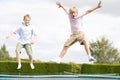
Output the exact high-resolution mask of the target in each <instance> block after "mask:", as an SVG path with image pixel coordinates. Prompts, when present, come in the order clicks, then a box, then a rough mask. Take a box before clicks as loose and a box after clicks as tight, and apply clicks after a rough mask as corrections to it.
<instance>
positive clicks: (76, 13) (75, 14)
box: [70, 11, 78, 18]
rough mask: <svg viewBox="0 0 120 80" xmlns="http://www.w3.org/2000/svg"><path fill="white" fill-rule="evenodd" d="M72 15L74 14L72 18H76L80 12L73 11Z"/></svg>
mask: <svg viewBox="0 0 120 80" xmlns="http://www.w3.org/2000/svg"><path fill="white" fill-rule="evenodd" d="M70 15H71V16H72V18H75V17H77V15H78V12H76V11H74V12H71V13H70Z"/></svg>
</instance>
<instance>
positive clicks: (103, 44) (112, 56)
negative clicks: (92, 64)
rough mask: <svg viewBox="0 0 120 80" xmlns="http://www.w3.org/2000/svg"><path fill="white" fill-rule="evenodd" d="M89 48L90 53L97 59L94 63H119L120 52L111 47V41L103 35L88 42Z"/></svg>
mask: <svg viewBox="0 0 120 80" xmlns="http://www.w3.org/2000/svg"><path fill="white" fill-rule="evenodd" d="M90 49H91V53H92V55H93V56H94V57H95V58H96V60H97V61H96V63H109V64H119V63H120V53H119V52H118V49H117V48H115V47H113V45H112V42H110V41H109V40H108V39H106V38H105V37H102V38H101V39H100V40H96V41H92V42H90Z"/></svg>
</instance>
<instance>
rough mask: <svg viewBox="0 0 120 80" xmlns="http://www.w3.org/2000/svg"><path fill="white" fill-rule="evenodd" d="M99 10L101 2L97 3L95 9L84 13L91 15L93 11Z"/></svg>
mask: <svg viewBox="0 0 120 80" xmlns="http://www.w3.org/2000/svg"><path fill="white" fill-rule="evenodd" d="M99 8H101V0H100V1H99V3H98V5H97V6H96V7H95V8H92V9H89V10H87V11H86V14H89V13H91V12H93V11H95V10H96V9H99Z"/></svg>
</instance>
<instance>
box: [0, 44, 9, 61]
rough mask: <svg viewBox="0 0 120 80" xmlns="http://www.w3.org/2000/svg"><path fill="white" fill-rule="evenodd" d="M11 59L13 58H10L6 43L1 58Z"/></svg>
mask: <svg viewBox="0 0 120 80" xmlns="http://www.w3.org/2000/svg"><path fill="white" fill-rule="evenodd" d="M9 59H11V58H10V56H9V53H8V51H7V49H6V46H5V44H4V45H3V46H2V47H1V49H0V60H9Z"/></svg>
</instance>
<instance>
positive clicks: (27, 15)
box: [23, 14, 31, 20]
mask: <svg viewBox="0 0 120 80" xmlns="http://www.w3.org/2000/svg"><path fill="white" fill-rule="evenodd" d="M26 17H28V18H30V19H31V17H30V15H29V14H26V15H24V17H23V20H25V18H26Z"/></svg>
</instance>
